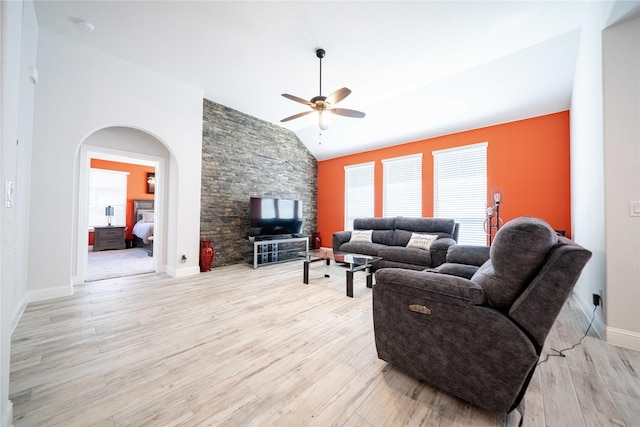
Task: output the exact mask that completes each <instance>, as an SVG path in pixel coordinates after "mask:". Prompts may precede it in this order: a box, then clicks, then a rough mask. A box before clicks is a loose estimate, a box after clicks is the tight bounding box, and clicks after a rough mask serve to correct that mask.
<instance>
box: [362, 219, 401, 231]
mask: <svg viewBox="0 0 640 427" xmlns="http://www.w3.org/2000/svg"><path fill="white" fill-rule="evenodd" d="M395 224H396V219H395V218H356V219H354V220H353V229H354V230H393V229H394V228H396V225H395Z"/></svg>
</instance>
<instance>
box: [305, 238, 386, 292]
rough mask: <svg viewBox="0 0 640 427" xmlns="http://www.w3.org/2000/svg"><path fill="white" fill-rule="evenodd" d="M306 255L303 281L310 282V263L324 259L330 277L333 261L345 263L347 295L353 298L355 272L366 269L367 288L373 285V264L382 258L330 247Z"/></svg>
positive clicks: (326, 275)
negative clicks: (329, 248)
mask: <svg viewBox="0 0 640 427" xmlns="http://www.w3.org/2000/svg"><path fill="white" fill-rule="evenodd" d="M301 255H302V256H304V257H305V261H304V274H303V279H302V280H303V282H304V283H305V284H306V285H307V284H309V264H311V263H313V262H318V261H324V262H325V266H326V270H327V271H326V272H325V274H324V277H329V271H328V270H329V266H330V265H331V261H334V262H336V263H339V264H344V265H345V267H347V270H346V273H347V280H346V282H347V283H346V285H347V296H348V297H351V298H353V274H354V273H355V272H358V271H364V272H365V273H366V274H367V288H370V287H372V286H373V276H372V273H371V267H372V264H373V263H374V262H376V261H380V260H381V259H382V258H381V257H377V256H371V255H361V254H352V253H347V252H333V251H332V250H328V249H315V250H312V251H309V252H307V253H302V254H301Z"/></svg>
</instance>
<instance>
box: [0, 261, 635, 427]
mask: <svg viewBox="0 0 640 427" xmlns="http://www.w3.org/2000/svg"><path fill="white" fill-rule="evenodd" d="M318 267H319V268H316V269H315V270H313V271H312V272H311V277H310V278H311V283H310V284H309V285H304V284H303V283H302V263H301V262H298V261H295V262H290V263H286V264H278V265H271V266H265V267H260V268H259V269H256V270H254V269H253V268H251V267H250V266H249V265H235V266H229V267H222V268H216V269H214V270H213V271H211V272H208V273H202V274H200V275H198V276H195V277H188V278H182V279H176V278H170V277H168V276H165V275H156V274H152V275H144V276H134V277H130V278H122V279H112V280H105V281H100V282H92V283H89V284H87V285H84V286H80V287H77V288H76V292H75V295H74V296H72V297H67V298H60V299H56V300H52V301H49V302H42V303H34V304H29V306H28V307H27V310H26V312H25V313H24V315H23V317H22V319H21V321H20V323H19V324H18V326H17V329H16V331H15V333H14V335H13V340H12V358H11V383H10V398H11V400H12V401H13V405H14V425H15V426H16V427H20V426H116V425H117V426H121V425H127V426H142V425H145V426H146V425H152V426H199V425H214V426H215V425H226V426H305V425H310V426H330V425H346V426H404V425H416V426H417V425H424V426H434V425H439V426H467V425H473V426H515V425H517V424H518V422H519V420H520V416H519V415H518V414H517V413H512V414H509V415H505V414H495V413H492V412H489V411H486V410H483V409H479V408H477V407H474V406H471V405H469V404H467V403H465V402H463V401H460V400H458V399H456V398H454V397H452V396H450V395H447V394H445V393H443V392H440V391H438V390H436V389H434V388H432V387H430V386H429V385H427V384H424V383H421V382H419V381H416V380H414V379H413V378H410V377H408V376H407V375H405V374H403V373H402V372H400V371H398V370H396V369H395V368H393V367H391V366H389V365H387V364H386V363H385V362H383V361H381V360H379V359H378V358H377V356H376V349H375V344H374V341H373V326H372V317H371V316H372V314H371V290H370V289H367V288H366V287H365V279H364V276H362V275H358V274H356V277H355V285H354V288H355V290H354V292H355V295H354V296H355V297H354V298H353V299H351V298H348V297H346V296H345V289H344V279H342V278H339V277H331V278H329V279H327V278H324V277H323V269H322V267H321V266H319V265H318ZM587 325H588V321H587V319H585V317H584V315H582V314H581V313H580V312H579V311H578V310H577V308H576V307H575V305H574V304H573V303H572V301H570V302H569V303H568V304H567V306H566V307H565V308H564V309H563V312H562V314H561V316H560V318H559V319H558V322H557V323H556V325H555V326H554V328H553V331H552V333H551V334H550V336H549V339H548V340H547V345H549V346H551V347H553V348H556V349H562V348H565V347H569V346H571V345H572V344H573V343H575V342H577V341H578V340H579V338H580V336H582V335H583V333H584V331H585V330H586V327H587ZM639 375H640V353H637V352H634V351H630V350H624V349H620V348H616V347H612V346H609V345H607V344H605V343H603V342H602V341H601V340H599V339H598V338H596V337H594V336H593V335H592V334H590V335H589V336H587V337H586V338H585V339H584V341H583V343H582V345H580V346H578V347H576V348H575V349H574V350H572V351H569V352H568V353H567V357H566V358H561V357H552V358H550V359H549V361H548V362H547V363H544V364H542V365H540V366H539V368H538V369H537V372H536V374H535V376H534V379H533V382H532V384H531V386H530V387H529V391H528V393H527V395H526V406H527V408H526V411H527V412H526V416H525V420H524V421H525V426H617V425H621V426H638V425H640V410H639V409H638V407H639V406H640V405H639V403H640V378H639Z"/></svg>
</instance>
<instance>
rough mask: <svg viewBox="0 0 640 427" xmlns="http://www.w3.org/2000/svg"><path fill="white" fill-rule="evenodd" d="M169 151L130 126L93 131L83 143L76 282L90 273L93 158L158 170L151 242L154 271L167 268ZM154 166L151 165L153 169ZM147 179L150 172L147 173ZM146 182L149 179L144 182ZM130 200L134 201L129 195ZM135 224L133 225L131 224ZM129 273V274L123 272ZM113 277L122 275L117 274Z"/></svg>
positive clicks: (80, 164) (156, 172)
mask: <svg viewBox="0 0 640 427" xmlns="http://www.w3.org/2000/svg"><path fill="white" fill-rule="evenodd" d="M169 156H170V155H169V151H168V150H167V149H166V147H165V146H164V145H163V144H162V142H161V141H159V140H158V139H156V138H155V137H153V136H152V135H150V134H148V133H146V132H143V131H140V130H137V129H133V128H128V127H109V128H104V129H100V130H98V131H96V132H94V133H93V134H91V135H89V136H88V137H87V138H86V139H85V140H84V141H83V143H82V145H81V146H80V150H79V155H78V186H77V189H78V192H77V199H76V200H77V202H78V209H77V210H76V212H77V215H78V216H77V218H76V223H77V225H78V228H77V236H78V237H77V242H76V247H77V250H76V251H75V252H76V262H75V274H74V285H78V284H83V283H85V282H86V281H87V277H88V272H89V270H88V260H89V259H88V258H89V256H88V255H89V243H90V239H89V238H88V237H89V231H90V224H89V198H88V194H89V193H88V191H89V175H90V173H89V171H90V168H91V162H92V159H100V160H105V161H111V162H120V163H127V164H134V165H146V166H148V167H152V168H153V169H152V170H154V173H155V177H154V178H155V182H154V187H155V191H154V194H153V195H152V196H153V197H145V198H147V199H153V201H154V205H155V206H154V210H155V215H154V216H155V221H156V222H155V224H154V229H155V231H154V235H153V238H152V241H151V243H150V245H149V249H150V251H151V252H150V254H152V257H151V259H152V266H153V267H152V271H153V272H164V271H165V252H166V248H165V243H164V242H165V239H164V236H163V233H162V230H163V229H164V228H163V222H164V220H165V199H166V197H165V191H166V188H167V186H166V182H165V180H166V177H167V176H168V174H167V167H166V165H167V164H169V161H168V160H169ZM150 170H151V169H150ZM145 180H146V176H145ZM144 185H146V182H145V183H144ZM127 203H130V204H133V201H132V200H131V198H130V197H129V196H127ZM131 226H132V225H131ZM123 275H125V274H123ZM113 277H120V276H118V274H116V275H115V276H113Z"/></svg>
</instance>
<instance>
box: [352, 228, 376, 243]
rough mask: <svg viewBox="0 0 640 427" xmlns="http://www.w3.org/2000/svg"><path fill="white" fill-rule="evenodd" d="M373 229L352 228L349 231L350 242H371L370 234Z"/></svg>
mask: <svg viewBox="0 0 640 427" xmlns="http://www.w3.org/2000/svg"><path fill="white" fill-rule="evenodd" d="M372 233H373V230H353V231H352V232H351V240H349V241H350V242H367V243H371V234H372Z"/></svg>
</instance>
